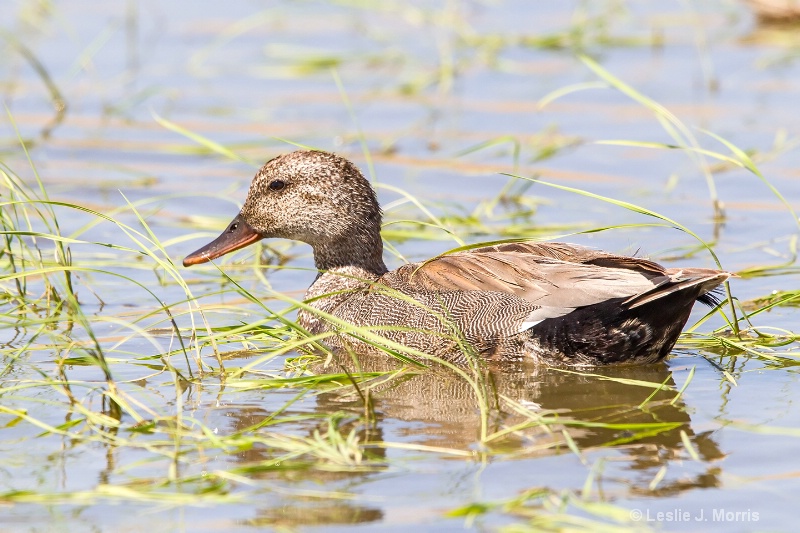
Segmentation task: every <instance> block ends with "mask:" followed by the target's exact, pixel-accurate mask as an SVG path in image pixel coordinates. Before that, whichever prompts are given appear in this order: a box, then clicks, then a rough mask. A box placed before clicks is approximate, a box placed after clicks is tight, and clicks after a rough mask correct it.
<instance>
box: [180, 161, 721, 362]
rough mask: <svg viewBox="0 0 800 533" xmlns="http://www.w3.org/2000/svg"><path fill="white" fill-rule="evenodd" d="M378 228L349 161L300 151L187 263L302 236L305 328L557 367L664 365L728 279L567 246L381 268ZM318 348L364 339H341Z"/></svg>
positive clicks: (273, 170)
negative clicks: (696, 310)
mask: <svg viewBox="0 0 800 533" xmlns="http://www.w3.org/2000/svg"><path fill="white" fill-rule="evenodd" d="M380 231H381V209H380V206H379V205H378V201H377V198H376V196H375V191H374V190H373V188H372V186H371V185H370V184H369V182H368V181H367V180H366V179H365V178H364V176H363V175H362V174H361V172H360V171H359V170H358V168H357V167H356V166H355V165H354V164H353V163H351V162H350V161H348V160H347V159H344V158H342V157H340V156H337V155H335V154H331V153H327V152H320V151H297V152H292V153H289V154H285V155H281V156H279V157H276V158H274V159H272V160H270V161H268V162H267V163H266V164H265V165H264V166H263V167H262V168H261V170H259V171H258V173H257V174H256V176H255V178H254V179H253V183H252V184H251V186H250V191H249V192H248V194H247V199H246V200H245V203H244V207H242V210H241V212H240V213H239V215H238V216H237V217H236V218H234V219H233V221H232V222H231V223H230V224H229V225H228V228H227V229H226V230H225V231H224V232H223V233H222V235H220V236H219V237H218V238H217V239H216V240H214V241H213V242H211V243H209V244H208V245H206V246H204V247H203V248H200V249H199V250H197V251H196V252H194V253H192V254H190V255H189V256H187V257H186V259H184V261H183V264H184V266H190V265H196V264H199V263H205V262H206V261H209V260H211V259H214V258H216V257H220V256H221V255H224V254H227V253H229V252H232V251H234V250H238V249H240V248H243V247H245V246H248V245H249V244H252V243H254V242H257V241H259V240H261V239H264V238H274V237H280V238H284V239H294V240H298V241H302V242H305V243H308V244H310V245H311V247H312V248H313V249H314V263H315V265H316V268H317V269H318V270H319V274H318V275H317V277H316V279H315V280H314V283H313V284H312V285H311V287H309V289H308V291H307V292H306V295H305V298H306V302H307V303H308V307H310V308H311V309H301V310H300V311H299V313H298V322H299V324H300V325H301V326H302V327H303V328H305V329H306V330H307V331H308V332H310V333H312V334H318V333H324V332H326V331H335V332H337V333H339V332H341V330H342V328H341V327H340V326H341V323H340V324H338V325H337V324H334V323H332V322H331V321H330V320H329V319H326V318H325V317H324V316H321V315H323V314H327V315H329V316H333V317H335V318H336V319H338V321H339V322H341V321H344V322H347V323H350V324H353V325H355V326H364V327H366V328H368V329H369V330H371V331H372V332H373V333H375V334H377V335H380V336H382V337H384V338H386V339H389V340H390V341H394V342H397V343H400V344H402V345H404V346H408V347H410V348H413V349H415V350H419V351H423V352H426V353H429V354H433V355H437V356H439V357H442V358H446V359H448V360H457V359H463V358H464V357H465V354H467V353H474V354H478V355H480V356H482V357H485V358H489V359H519V358H521V357H531V358H533V359H534V360H535V361H538V362H541V363H544V364H551V365H561V366H563V365H570V366H587V365H588V366H592V365H605V364H614V363H651V362H655V361H659V360H661V359H663V358H664V357H665V356H666V355H667V354H668V353H669V352H670V350H671V349H672V347H673V345H674V344H675V342H676V340H677V339H678V336H679V335H680V332H681V329H682V328H683V326H684V324H685V323H686V321H687V320H688V318H689V313H690V312H691V310H692V305H693V304H694V302H695V300H699V301H700V302H703V303H706V304H708V305H717V304H718V301H717V299H716V297H715V295H714V294H713V293H711V292H710V291H712V290H713V289H714V288H715V287H717V286H718V285H720V284H721V283H722V282H724V281H725V280H726V279H728V277H729V276H730V274H729V273H728V272H723V271H719V270H711V269H705V268H664V267H662V266H661V265H658V264H656V263H654V262H652V261H648V260H646V259H641V258H638V257H625V256H619V255H613V254H609V253H605V252H601V251H597V250H594V249H591V248H587V247H583V246H578V245H574V244H564V243H509V244H499V245H494V246H486V247H482V248H475V249H471V250H467V251H460V252H456V253H451V254H446V255H442V256H439V257H435V258H433V259H430V260H428V261H424V262H420V263H410V264H406V265H403V266H401V267H400V268H398V269H396V270H393V271H389V270H388V269H387V268H386V265H385V264H384V262H383V241H382V239H381V233H380ZM314 310H319V311H321V312H323V313H315V312H314ZM345 329H346V328H345ZM326 342H327V343H328V344H330V345H332V346H333V347H342V346H355V347H358V346H359V345H361V347H366V346H365V343H363V342H362V341H360V340H359V339H358V338H356V336H355V335H348V334H346V333H340V334H337V335H332V336H331V337H329V338H328V339H327V340H326Z"/></svg>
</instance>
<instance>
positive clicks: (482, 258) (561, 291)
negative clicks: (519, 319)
mask: <svg viewBox="0 0 800 533" xmlns="http://www.w3.org/2000/svg"><path fill="white" fill-rule="evenodd" d="M728 275H729V274H728V273H721V272H720V271H717V270H709V269H666V268H664V267H662V266H661V265H658V264H657V263H654V262H652V261H648V260H646V259H641V258H636V257H626V256H618V255H613V254H608V253H605V252H600V251H597V250H594V249H592V248H586V247H583V246H577V245H572V244H565V243H508V244H501V245H494V246H488V247H483V248H477V249H473V250H469V251H465V252H458V253H454V254H449V255H443V256H440V257H437V258H434V259H432V260H430V261H427V262H422V263H411V264H408V265H404V266H402V267H400V268H399V269H397V270H395V271H393V272H390V273H388V274H386V275H384V278H387V277H391V278H392V279H385V282H386V283H387V284H388V285H389V286H392V287H395V288H401V287H402V290H404V291H407V292H409V293H411V294H426V293H442V292H453V291H483V292H495V293H501V294H512V295H514V296H515V297H517V298H520V299H522V300H524V301H526V302H528V303H530V304H533V305H534V306H535V308H534V309H533V311H532V312H531V313H530V315H528V317H527V318H526V319H525V321H524V324H523V329H525V328H527V327H530V326H531V325H533V324H536V323H538V322H541V321H542V320H544V319H547V318H556V317H560V316H563V315H566V314H568V313H570V312H572V311H573V310H575V309H576V308H580V307H587V306H591V305H595V304H599V303H602V302H606V301H609V300H614V299H621V300H619V301H620V305H621V306H622V307H626V308H633V307H636V306H638V305H643V304H644V303H648V302H651V301H653V300H656V299H658V298H660V297H662V296H665V295H667V294H671V293H674V292H676V291H679V290H683V289H685V288H688V287H695V286H697V285H703V284H705V285H710V286H709V287H708V288H706V287H705V285H703V287H701V289H699V290H700V293H698V294H705V292H707V291H708V290H711V289H713V288H714V287H716V286H717V285H718V284H719V283H721V282H722V281H724V280H725V279H727V277H728ZM696 297H697V295H694V296H693V297H691V300H694V298H696ZM691 300H690V301H691Z"/></svg>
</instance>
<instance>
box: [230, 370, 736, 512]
mask: <svg viewBox="0 0 800 533" xmlns="http://www.w3.org/2000/svg"><path fill="white" fill-rule="evenodd" d="M331 365H333V367H332V366H331ZM315 370H317V371H318V372H319V373H329V372H339V371H347V372H349V373H351V374H352V375H354V376H357V375H358V374H359V373H360V372H375V373H386V374H383V375H381V376H380V377H376V378H372V379H371V380H367V381H365V382H362V383H360V384H359V387H360V392H359V391H356V390H355V388H354V387H353V386H349V387H348V386H345V387H342V388H339V389H336V390H333V391H330V392H321V393H318V394H317V395H316V396H315V398H316V400H315V402H316V403H315V406H314V412H315V413H317V414H320V415H334V414H335V413H343V412H344V413H350V414H351V415H352V416H351V417H350V418H349V420H350V422H347V421H345V422H344V423H343V425H342V426H340V428H339V429H340V431H341V432H342V433H344V434H347V433H348V432H349V431H350V430H351V429H353V428H357V431H358V434H359V438H360V440H361V442H362V443H363V444H364V446H365V448H366V449H368V453H369V454H370V457H371V459H372V461H371V464H377V465H378V466H377V468H374V469H372V470H371V471H352V472H349V471H347V470H346V469H344V470H341V471H319V472H317V471H315V473H314V478H315V479H316V480H317V481H319V480H324V481H325V483H327V484H333V486H336V484H337V483H344V484H346V486H347V487H349V488H350V489H351V490H352V489H354V487H357V486H359V485H361V484H365V483H369V482H370V480H372V479H373V478H374V476H376V475H377V474H378V473H379V472H380V471H381V470H382V467H381V466H380V465H381V458H382V457H385V454H386V449H385V448H382V447H380V446H370V445H369V443H370V442H381V441H384V440H386V441H389V442H396V441H398V440H402V441H403V442H409V441H411V442H414V443H416V444H422V445H428V446H437V447H443V448H450V449H457V450H474V449H476V445H478V446H479V447H482V446H480V445H479V440H480V431H479V429H478V428H479V427H480V425H481V422H480V413H479V405H478V401H477V399H476V395H475V390H474V389H473V387H472V386H471V385H470V384H469V383H468V382H467V381H466V380H465V379H464V378H463V377H462V376H459V375H457V374H456V373H454V372H453V371H451V370H449V369H447V368H434V367H432V368H427V369H413V368H412V369H408V370H405V369H403V368H398V363H397V362H396V361H393V360H391V359H387V358H386V357H385V356H384V357H379V356H374V355H363V354H361V355H359V356H358V357H357V358H356V359H352V358H350V357H349V356H346V355H345V356H341V357H340V356H337V357H335V359H334V362H333V363H328V366H324V363H319V368H316V369H315ZM604 378H605V379H604ZM480 379H483V380H484V381H485V383H486V385H487V386H486V390H487V391H488V394H487V398H488V399H489V401H490V403H491V408H490V415H489V419H490V427H489V432H490V433H493V432H500V431H503V430H506V429H508V428H517V429H515V430H513V431H510V432H508V433H507V434H506V435H505V436H503V437H502V438H497V439H493V440H491V441H489V442H487V443H486V444H485V445H484V446H483V447H485V449H486V450H487V452H488V453H489V454H495V453H496V454H499V457H500V458H502V457H503V456H505V457H506V460H510V461H519V462H526V461H530V460H534V459H536V458H541V457H545V456H552V455H558V454H571V453H573V452H572V451H570V450H569V448H568V447H567V445H566V441H565V439H564V437H563V434H562V431H566V432H567V433H568V434H569V435H570V437H571V438H572V440H573V441H574V442H575V444H576V445H577V447H578V448H579V449H580V450H581V452H582V453H583V454H585V455H586V456H589V457H591V456H592V454H595V457H596V454H598V453H599V454H602V455H603V456H604V457H608V455H609V453H613V457H614V459H613V468H614V469H622V470H627V471H630V472H635V473H636V475H625V476H622V477H624V479H626V482H625V487H626V488H625V489H623V490H628V491H630V494H631V495H635V494H645V495H648V496H656V497H658V496H666V495H673V494H678V493H681V492H684V491H689V490H692V489H697V488H708V487H715V486H718V485H719V483H720V480H719V476H720V473H721V469H720V468H719V466H718V462H719V460H720V459H722V458H723V457H724V454H723V453H722V452H721V450H720V448H719V445H718V444H717V442H715V440H714V437H713V433H712V432H701V433H697V432H695V431H694V429H693V428H692V422H691V418H690V416H689V414H688V413H687V408H686V405H685V403H684V402H683V400H682V399H678V400H677V401H674V402H673V400H674V399H675V396H676V395H677V389H676V387H675V382H674V379H673V377H672V373H671V372H670V370H669V368H668V366H667V365H666V364H664V363H658V364H652V365H640V366H628V367H603V368H600V369H593V370H592V371H591V374H581V373H574V372H572V371H569V372H565V371H563V370H559V369H553V368H547V367H542V366H541V365H536V364H532V363H530V362H515V363H503V364H497V365H491V366H490V367H488V368H486V369H485V370H484V371H482V374H481V375H480ZM623 380H628V382H625V381H623ZM636 381H639V382H646V383H650V384H653V385H654V386H657V385H658V384H662V383H663V385H664V387H663V389H662V390H659V391H657V392H656V393H655V394H653V391H654V388H653V387H648V386H639V385H634V384H631V382H636ZM367 390H369V397H370V399H371V411H372V414H373V417H374V418H373V423H372V424H371V425H369V426H367V427H364V426H361V424H362V423H363V415H364V412H365V405H364V395H365V393H366V391H367ZM271 394H274V393H271ZM651 394H652V397H650V396H651ZM648 397H650V399H649V400H648V401H647V402H646V404H645V405H644V406H643V407H642V408H639V407H638V406H639V405H640V404H642V403H643V402H645V400H647V398H648ZM506 398H508V399H510V400H511V402H513V404H515V405H517V406H523V407H524V410H527V411H529V414H525V412H518V411H515V410H514V409H512V408H510V405H511V402H508V401H506V400H505V399H506ZM301 413H302V411H298V412H296V413H293V412H292V411H291V410H288V411H286V412H285V413H283V414H284V415H287V416H291V415H292V414H301ZM270 415H271V413H270V412H268V411H267V410H265V409H263V408H262V407H259V406H248V407H247V408H246V409H242V408H240V407H237V408H236V409H233V410H231V411H230V412H227V413H226V418H228V417H230V418H229V419H230V420H232V421H233V425H234V428H232V429H236V430H241V429H245V428H247V427H252V426H253V425H255V424H257V423H258V422H260V421H262V420H264V419H266V418H268V417H270ZM343 420H344V419H343ZM537 420H539V421H540V422H546V423H541V424H537V423H535V422H536V421H537ZM526 422H531V423H529V424H526ZM302 424H303V425H304V426H303V427H305V429H301V432H304V433H305V434H307V435H309V436H311V435H312V434H313V433H314V431H319V432H320V433H324V432H325V431H326V430H327V426H325V425H324V424H323V425H320V423H319V422H313V421H306V422H303V423H302ZM420 428H421V429H420ZM682 432H683V433H684V434H685V435H686V437H687V439H688V442H689V443H690V444H691V446H692V447H693V448H694V450H695V451H696V453H697V456H698V457H699V459H700V461H698V462H692V466H691V467H687V466H686V465H685V464H684V463H685V459H686V457H687V451H686V444H685V443H684V440H683V436H682V434H681V433H682ZM602 450H606V451H602ZM608 450H613V452H611V451H608ZM509 457H513V459H510V458H509ZM271 459H273V457H272V456H271V454H270V452H269V451H268V450H265V449H263V448H253V449H250V450H248V451H246V452H242V453H241V454H240V455H239V458H238V460H239V461H241V462H242V463H244V464H254V463H260V462H265V461H266V462H268V461H270V460H271ZM665 466H671V467H672V468H670V469H669V470H668V475H667V476H665V477H664V479H663V480H661V482H660V483H659V484H658V486H657V487H655V488H651V487H650V486H649V485H650V482H651V481H652V480H653V478H654V477H655V476H656V475H657V473H658V472H659V470H660V469H661V468H662V467H665ZM526 468H528V467H526ZM531 468H533V467H531ZM576 468H577V469H578V470H577V471H576V472H577V475H578V476H579V477H585V475H586V473H585V472H586V471H585V469H583V468H582V467H579V466H577V467H576ZM687 469H689V470H691V472H688V473H687ZM520 472H521V473H520V475H525V476H529V477H530V485H531V486H532V487H534V486H538V485H539V484H540V481H539V477H538V476H537V474H536V472H535V469H532V470H524V471H523V470H521V471H520ZM523 472H528V473H527V474H524V473H523ZM470 475H471V474H470ZM609 475H612V476H613V474H609ZM257 476H258V477H262V478H264V477H272V476H277V477H278V478H279V479H281V480H282V481H283V482H290V483H293V482H297V483H300V484H302V483H303V482H304V480H306V479H307V476H308V473H307V472H306V471H305V470H299V471H294V470H288V471H281V470H280V469H277V470H275V471H269V470H267V471H264V472H263V473H261V474H257ZM577 488H578V487H576V490H577ZM365 490H369V489H367V488H365ZM300 509H303V512H302V513H291V516H288V515H285V513H283V512H278V511H279V510H278V509H275V508H271V507H269V506H267V507H264V508H263V509H261V510H259V515H260V517H261V518H260V520H261V521H260V522H259V523H260V524H261V525H265V524H273V525H274V524H294V525H299V524H319V523H323V522H324V521H328V522H330V523H361V522H370V521H380V520H382V519H383V512H382V511H381V509H380V506H377V507H376V506H374V505H372V504H369V503H363V504H356V503H354V502H351V503H349V504H346V505H337V509H336V511H335V512H333V511H332V509H331V508H329V507H328V506H325V505H322V506H321V507H319V508H317V506H316V504H315V505H309V506H308V507H306V506H302V507H300Z"/></svg>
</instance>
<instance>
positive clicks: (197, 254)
mask: <svg viewBox="0 0 800 533" xmlns="http://www.w3.org/2000/svg"><path fill="white" fill-rule="evenodd" d="M260 240H261V235H259V234H258V232H256V230H254V229H253V228H252V226H250V224H248V223H247V222H245V221H244V219H243V218H242V217H241V215H239V216H237V217H236V218H234V219H233V220H232V221H231V223H230V224H228V229H226V230H225V231H224V232H222V235H220V236H219V237H217V238H216V239H214V240H213V241H211V242H210V243H208V244H206V245H205V246H203V247H202V248H200V249H199V250H197V251H194V252H192V253H190V254H189V255H187V256H186V259H184V260H183V266H185V267H189V266H192V265H199V264H201V263H207V262H208V261H211V260H212V259H216V258H217V257H220V256H223V255H225V254H228V253H231V252H233V251H236V250H238V249H240V248H244V247H245V246H250V245H251V244H253V243H254V242H258V241H260Z"/></svg>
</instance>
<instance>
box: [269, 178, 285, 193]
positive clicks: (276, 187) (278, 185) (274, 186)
mask: <svg viewBox="0 0 800 533" xmlns="http://www.w3.org/2000/svg"><path fill="white" fill-rule="evenodd" d="M284 187H286V182H285V181H282V180H273V181H270V182H269V190H271V191H280V190H282V189H283V188H284Z"/></svg>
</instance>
